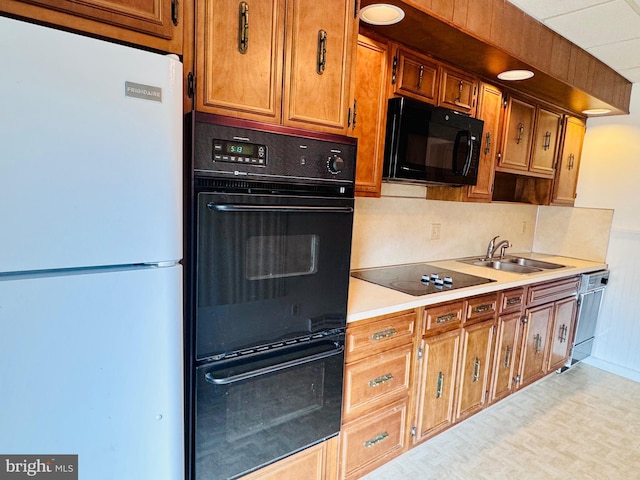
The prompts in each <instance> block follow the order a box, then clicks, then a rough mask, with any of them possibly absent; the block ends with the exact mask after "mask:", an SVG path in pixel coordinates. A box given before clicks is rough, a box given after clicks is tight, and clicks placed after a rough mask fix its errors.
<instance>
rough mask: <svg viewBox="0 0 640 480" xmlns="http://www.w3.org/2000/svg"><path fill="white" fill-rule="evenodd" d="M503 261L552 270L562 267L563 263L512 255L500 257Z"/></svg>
mask: <svg viewBox="0 0 640 480" xmlns="http://www.w3.org/2000/svg"><path fill="white" fill-rule="evenodd" d="M502 261H503V262H510V263H515V264H517V265H523V266H526V267H533V268H540V269H542V270H553V269H556V268H564V267H565V265H560V264H558V263H551V262H544V261H542V260H534V259H533V258H523V257H513V256H506V257H504V259H502Z"/></svg>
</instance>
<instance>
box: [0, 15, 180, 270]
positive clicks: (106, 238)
mask: <svg viewBox="0 0 640 480" xmlns="http://www.w3.org/2000/svg"><path fill="white" fill-rule="evenodd" d="M0 65H2V74H1V75H0V105H1V106H2V107H1V108H0V122H1V124H2V128H1V129H0V145H2V153H1V154H0V221H1V222H2V231H3V234H2V235H0V272H11V271H27V270H46V269H53V268H69V267H82V266H93V265H120V264H131V263H142V262H157V261H167V260H177V259H180V258H181V257H182V244H181V241H182V230H181V221H182V190H181V189H182V64H181V63H180V62H179V61H178V60H176V59H175V58H174V57H171V56H165V55H158V54H155V53H150V52H145V51H142V50H137V49H134V48H129V47H125V46H121V45H116V44H113V43H109V42H105V41H100V40H96V39H92V38H87V37H83V36H80V35H75V34H72V33H68V32H62V31H58V30H54V29H50V28H46V27H42V26H38V25H33V24H29V23H25V22H21V21H18V20H13V19H9V18H5V17H0ZM141 97H142V98H141Z"/></svg>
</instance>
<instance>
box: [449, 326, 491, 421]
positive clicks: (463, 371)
mask: <svg viewBox="0 0 640 480" xmlns="http://www.w3.org/2000/svg"><path fill="white" fill-rule="evenodd" d="M493 331H494V328H493V319H491V320H489V321H486V322H482V323H478V324H476V325H472V326H469V327H465V328H464V329H463V331H462V354H461V359H460V383H459V386H458V408H457V411H456V420H461V419H463V418H464V417H468V416H469V415H472V414H473V413H476V412H477V411H479V410H481V409H482V408H483V407H484V406H485V405H486V403H487V400H488V397H489V373H490V371H491V347H492V346H493Z"/></svg>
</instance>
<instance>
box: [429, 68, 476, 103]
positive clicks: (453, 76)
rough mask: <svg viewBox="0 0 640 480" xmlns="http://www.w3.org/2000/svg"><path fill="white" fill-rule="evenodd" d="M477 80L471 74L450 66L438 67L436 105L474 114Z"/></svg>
mask: <svg viewBox="0 0 640 480" xmlns="http://www.w3.org/2000/svg"><path fill="white" fill-rule="evenodd" d="M477 97H478V82H477V80H476V78H475V77H474V76H473V75H469V74H468V73H465V72H462V71H460V70H456V69H453V68H450V67H445V66H441V67H440V95H439V100H438V105H440V106H442V107H447V108H450V109H452V110H456V111H458V112H464V113H468V114H469V115H475V113H476V100H477Z"/></svg>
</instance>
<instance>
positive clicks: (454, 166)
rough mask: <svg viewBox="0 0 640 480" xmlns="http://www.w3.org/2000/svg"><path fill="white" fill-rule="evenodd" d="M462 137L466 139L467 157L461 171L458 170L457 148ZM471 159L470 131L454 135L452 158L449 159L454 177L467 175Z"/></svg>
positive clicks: (471, 141) (471, 143)
mask: <svg viewBox="0 0 640 480" xmlns="http://www.w3.org/2000/svg"><path fill="white" fill-rule="evenodd" d="M462 136H466V137H467V156H466V157H465V159H464V165H463V167H462V169H459V168H458V147H459V145H460V140H461V137H462ZM472 158H473V139H472V136H471V131H470V130H465V131H459V132H458V133H457V134H456V140H455V146H454V147H453V158H452V159H451V164H452V165H451V170H452V171H453V174H454V175H462V176H466V175H467V174H468V173H469V168H470V167H471V159H472Z"/></svg>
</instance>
